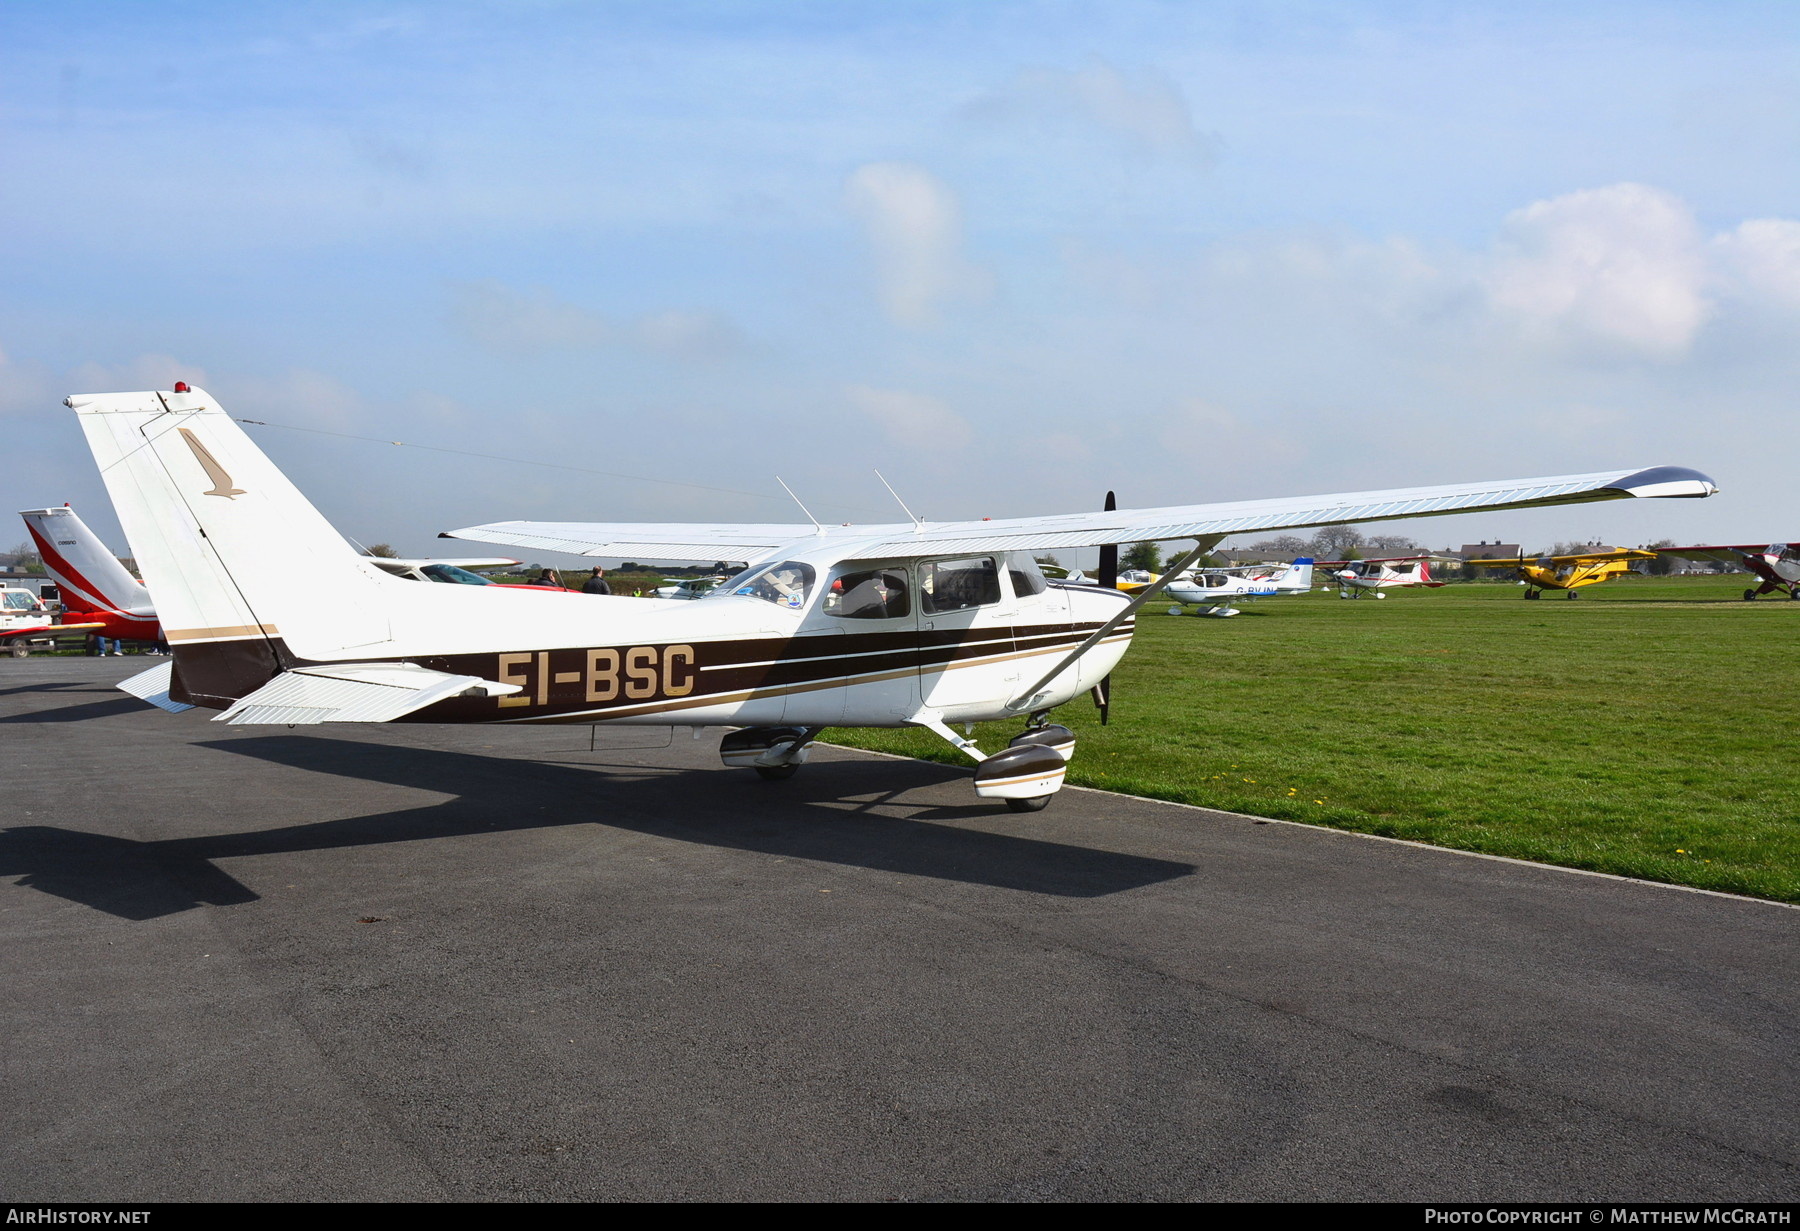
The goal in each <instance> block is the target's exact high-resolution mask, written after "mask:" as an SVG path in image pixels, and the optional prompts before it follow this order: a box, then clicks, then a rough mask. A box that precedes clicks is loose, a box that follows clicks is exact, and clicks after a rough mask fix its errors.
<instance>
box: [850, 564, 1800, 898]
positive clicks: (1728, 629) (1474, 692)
mask: <svg viewBox="0 0 1800 1231" xmlns="http://www.w3.org/2000/svg"><path fill="white" fill-rule="evenodd" d="M1745 580H1746V579H1744V578H1742V577H1735V576H1727V577H1712V578H1708V577H1695V578H1640V577H1635V576H1634V577H1629V578H1625V579H1622V580H1619V581H1615V582H1610V583H1607V584H1605V585H1602V586H1596V587H1591V588H1589V589H1585V590H1583V591H1581V593H1580V597H1579V600H1578V601H1569V600H1567V599H1565V598H1564V597H1563V596H1562V595H1557V594H1546V595H1545V596H1544V598H1543V599H1541V600H1540V601H1538V602H1534V603H1528V602H1521V601H1520V598H1519V596H1520V593H1521V591H1520V590H1519V588H1518V587H1516V586H1510V585H1497V584H1471V585H1454V586H1448V587H1445V588H1444V589H1441V590H1400V591H1390V592H1389V594H1390V597H1389V598H1388V599H1386V600H1382V601H1375V600H1371V599H1363V600H1359V601H1355V602H1344V601H1340V600H1339V599H1337V598H1336V597H1335V595H1332V594H1326V593H1314V594H1311V595H1305V596H1301V597H1297V598H1283V599H1274V600H1271V601H1267V602H1263V603H1258V604H1255V605H1251V606H1246V607H1245V608H1244V614H1243V615H1241V616H1239V617H1237V618H1235V619H1230V620H1201V619H1193V618H1180V619H1176V618H1172V617H1169V616H1167V615H1165V614H1163V613H1164V612H1166V611H1167V609H1168V604H1167V603H1163V602H1155V603H1152V604H1150V605H1149V606H1148V607H1147V609H1146V611H1145V612H1144V613H1140V616H1139V620H1138V632H1137V635H1136V637H1135V638H1134V641H1133V645H1132V650H1131V652H1130V653H1129V654H1127V655H1126V657H1125V661H1124V662H1123V663H1122V664H1121V665H1120V668H1119V670H1118V672H1117V673H1116V674H1115V676H1114V679H1113V686H1114V695H1113V720H1112V723H1111V725H1110V726H1106V727H1102V726H1100V724H1099V721H1098V718H1097V716H1096V715H1095V714H1094V711H1093V710H1092V708H1091V707H1090V706H1089V704H1088V702H1087V701H1085V700H1077V701H1075V702H1073V703H1071V704H1070V705H1068V706H1066V707H1064V708H1063V710H1061V711H1059V712H1058V714H1057V715H1056V717H1057V718H1059V719H1061V720H1063V721H1065V722H1067V723H1068V724H1069V725H1071V726H1072V727H1074V728H1075V731H1076V734H1077V737H1078V743H1077V746H1076V752H1075V758H1074V761H1073V763H1072V764H1071V765H1070V767H1069V777H1068V780H1069V781H1070V782H1071V783H1074V784H1077V785H1080V786H1089V787H1098V788H1100V789H1102V790H1109V791H1118V792H1122V793H1125V794H1130V795H1141V796H1145V797H1148V798H1151V799H1166V800H1173V801H1175V802H1178V803H1186V804H1197V805H1199V806H1201V807H1207V808H1218V809H1223V810H1225V811H1230V812H1242V813H1248V814H1250V815H1252V816H1264V817H1271V818H1275V819H1280V820H1294V821H1304V822H1309V823H1312V824H1317V825H1325V826H1331V827H1334V828H1338V829H1348V830H1355V831H1357V832H1360V833H1369V834H1378V835H1381V836H1383V837H1391V838H1404V839H1407V840H1410V841H1415V842H1427V843H1431V844H1433V845H1437V846H1445V847H1451V848H1454V849H1457V850H1467V851H1478V852H1480V853H1483V854H1488V855H1504V856H1509V857H1511V858H1515V859H1528V860H1532V861H1534V862H1539V863H1548V864H1557V865H1561V866H1564V867H1571V868H1584V869H1588V870H1591V871H1596V872H1609V873H1613V874H1615V875H1620V876H1631V877H1637V878H1640V879H1644V880H1653V881H1664V882H1667V883H1670V884H1676V885H1687V886H1691V887H1694V888H1699V889H1712V890H1718V891H1720V892H1725V893H1738V894H1746V895H1750V896H1754V897H1763V898H1771V899H1774V900H1776V901H1782V902H1800V805H1797V804H1796V803H1795V801H1794V796H1793V792H1792V785H1791V783H1789V782H1788V781H1787V773H1786V771H1787V769H1788V768H1789V766H1790V764H1791V756H1792V749H1793V748H1794V747H1796V746H1800V716H1797V715H1796V713H1795V710H1794V707H1793V706H1792V703H1791V702H1790V701H1789V699H1788V698H1787V695H1786V694H1787V682H1788V681H1791V680H1793V679H1795V678H1796V677H1797V675H1800V636H1797V634H1800V603H1796V602H1790V601H1788V600H1786V599H1784V598H1780V597H1774V598H1764V599H1760V600H1758V601H1756V602H1754V603H1746V602H1744V601H1742V598H1741V595H1742V592H1743V589H1744V586H1745ZM1021 727H1022V724H1021V723H1019V722H1017V721H1014V722H1010V723H988V724H983V725H981V726H978V727H977V728H976V730H975V738H976V741H977V742H978V743H979V744H980V745H981V747H982V749H983V750H984V751H986V752H989V753H992V752H996V751H998V750H999V749H1000V748H1003V747H1005V745H1006V741H1007V740H1008V739H1010V738H1011V737H1012V736H1013V735H1015V734H1017V733H1018V731H1019V730H1020V729H1021ZM826 738H827V739H829V740H830V741H831V742H832V743H836V744H843V745H846V746H849V747H856V748H866V749H870V750H873V751H878V752H889V753H899V754H901V755H905V756H913V757H919V758H922V759H925V760H931V761H940V762H945V763H948V764H961V765H969V764H970V762H969V760H968V759H967V758H966V757H963V756H961V755H960V754H959V753H957V752H955V751H954V750H952V749H951V748H950V747H948V746H947V745H946V744H944V743H943V741H942V740H940V739H938V738H937V737H936V736H934V735H931V734H930V733H929V732H924V731H920V730H918V729H916V728H915V729H906V730H897V731H895V730H879V729H869V728H854V729H846V728H833V729H832V730H831V732H830V733H829V734H828V735H827V736H826ZM1051 806H1052V807H1057V806H1059V805H1058V804H1052V805H1051ZM1020 820H1021V821H1022V822H1023V823H1027V824H1028V823H1029V820H1028V818H1026V817H1021V818H1020Z"/></svg>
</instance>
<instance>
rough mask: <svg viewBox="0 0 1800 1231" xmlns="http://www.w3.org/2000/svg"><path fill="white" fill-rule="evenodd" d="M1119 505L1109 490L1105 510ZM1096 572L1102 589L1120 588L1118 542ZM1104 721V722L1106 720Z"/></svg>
mask: <svg viewBox="0 0 1800 1231" xmlns="http://www.w3.org/2000/svg"><path fill="white" fill-rule="evenodd" d="M1118 507H1119V502H1118V501H1117V500H1116V499H1114V497H1113V494H1112V493H1111V492H1107V493H1106V507H1105V511H1106V512H1108V513H1110V512H1112V511H1113V510H1114V509H1116V508H1118ZM1094 572H1095V576H1094V584H1096V585H1098V586H1099V587H1100V588H1101V589H1103V590H1117V589H1118V588H1119V545H1118V544H1117V543H1108V544H1107V545H1106V546H1105V547H1102V548H1101V549H1100V567H1099V568H1097V569H1095V570H1094ZM1100 712H1101V713H1102V714H1105V712H1106V707H1105V706H1101V707H1100ZM1102 721H1103V723H1104V720H1102Z"/></svg>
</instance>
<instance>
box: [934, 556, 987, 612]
mask: <svg viewBox="0 0 1800 1231" xmlns="http://www.w3.org/2000/svg"><path fill="white" fill-rule="evenodd" d="M919 589H920V590H921V591H923V592H924V598H923V599H922V604H921V605H922V606H923V607H924V609H925V611H926V612H928V613H941V612H945V611H967V610H968V609H969V608H971V607H985V606H987V605H988V604H989V603H997V602H999V601H1000V570H999V568H998V567H997V566H996V565H995V564H994V560H993V557H992V556H977V557H974V558H971V559H968V560H936V561H933V562H932V563H930V564H926V565H923V566H921V567H920V569H919Z"/></svg>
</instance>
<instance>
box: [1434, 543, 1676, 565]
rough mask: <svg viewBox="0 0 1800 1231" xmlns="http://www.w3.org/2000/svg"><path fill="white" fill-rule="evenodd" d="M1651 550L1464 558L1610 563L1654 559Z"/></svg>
mask: <svg viewBox="0 0 1800 1231" xmlns="http://www.w3.org/2000/svg"><path fill="white" fill-rule="evenodd" d="M1654 559H1656V553H1655V552H1653V551H1638V550H1636V549H1635V548H1630V547H1624V548H1620V549H1619V550H1618V551H1586V552H1577V553H1576V554H1574V555H1569V556H1502V557H1501V558H1500V559H1498V560H1465V561H1464V563H1465V564H1473V565H1475V566H1476V567H1477V568H1517V567H1518V566H1519V565H1520V564H1556V565H1563V564H1576V565H1580V564H1610V563H1611V562H1613V561H1614V560H1654Z"/></svg>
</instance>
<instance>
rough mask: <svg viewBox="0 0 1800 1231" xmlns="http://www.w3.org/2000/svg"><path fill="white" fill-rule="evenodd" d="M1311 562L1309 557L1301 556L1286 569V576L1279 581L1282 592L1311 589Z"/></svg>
mask: <svg viewBox="0 0 1800 1231" xmlns="http://www.w3.org/2000/svg"><path fill="white" fill-rule="evenodd" d="M1312 575H1313V562H1312V557H1311V556H1301V557H1300V558H1299V559H1298V560H1295V561H1294V563H1293V566H1292V567H1290V568H1289V569H1288V572H1287V576H1285V577H1283V578H1282V579H1281V588H1282V589H1284V590H1310V589H1312Z"/></svg>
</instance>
